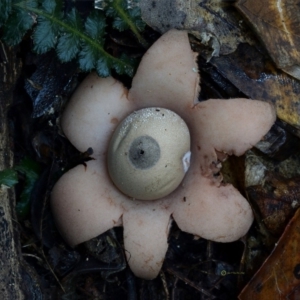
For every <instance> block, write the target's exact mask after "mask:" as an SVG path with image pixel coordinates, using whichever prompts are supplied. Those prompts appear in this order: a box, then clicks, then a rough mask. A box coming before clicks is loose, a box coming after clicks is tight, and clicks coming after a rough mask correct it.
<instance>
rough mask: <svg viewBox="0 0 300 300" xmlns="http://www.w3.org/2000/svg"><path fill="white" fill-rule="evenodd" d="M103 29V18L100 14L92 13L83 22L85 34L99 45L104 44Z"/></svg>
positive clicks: (104, 24)
mask: <svg viewBox="0 0 300 300" xmlns="http://www.w3.org/2000/svg"><path fill="white" fill-rule="evenodd" d="M105 27H106V22H105V17H104V15H103V14H102V13H101V12H92V13H91V14H90V16H88V18H87V20H86V22H85V32H86V34H87V35H88V36H89V37H91V38H92V39H94V40H96V41H98V42H100V43H101V44H102V43H103V42H104V35H105Z"/></svg>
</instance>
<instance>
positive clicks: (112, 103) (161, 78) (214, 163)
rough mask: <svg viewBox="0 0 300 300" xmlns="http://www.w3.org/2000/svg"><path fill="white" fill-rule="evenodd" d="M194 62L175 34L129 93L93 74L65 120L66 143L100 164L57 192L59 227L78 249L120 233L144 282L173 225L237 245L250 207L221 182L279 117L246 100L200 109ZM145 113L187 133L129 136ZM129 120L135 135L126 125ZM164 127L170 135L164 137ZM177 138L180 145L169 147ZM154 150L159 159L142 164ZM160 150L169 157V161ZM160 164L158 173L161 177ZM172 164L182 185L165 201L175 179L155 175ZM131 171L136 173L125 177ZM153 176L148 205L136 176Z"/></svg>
mask: <svg viewBox="0 0 300 300" xmlns="http://www.w3.org/2000/svg"><path fill="white" fill-rule="evenodd" d="M195 58H196V54H195V53H193V52H192V50H191V48H190V45H189V40H188V36H187V33H186V32H184V31H177V30H171V31H169V32H167V33H166V34H164V35H163V36H162V37H161V38H160V39H159V40H158V41H157V42H156V43H154V45H153V46H152V47H151V48H150V49H149V50H148V51H147V52H146V54H145V55H144V57H143V59H142V61H141V63H140V66H139V68H138V70H137V73H136V75H135V77H134V79H133V82H132V88H131V89H130V91H129V92H128V91H127V90H126V88H125V87H124V86H123V85H122V84H121V83H120V82H118V81H117V80H115V79H113V78H112V77H108V78H99V77H98V76H97V75H96V74H94V73H92V74H90V75H88V76H87V78H86V79H85V80H84V81H83V82H82V83H81V85H80V86H79V87H78V89H77V90H76V91H75V93H74V95H73V96H72V98H71V100H70V102H69V104H68V106H67V108H66V109H65V111H64V113H63V116H62V129H63V131H64V133H65V135H66V136H67V137H68V139H69V140H70V141H71V143H72V144H73V145H74V146H75V147H76V148H77V149H78V150H79V151H86V150H87V149H88V148H89V147H91V148H93V150H94V154H93V158H94V160H91V161H89V162H87V164H86V166H83V165H79V166H77V167H75V168H73V169H71V170H70V171H68V172H66V173H65V174H64V175H63V176H62V177H61V178H60V180H59V181H58V182H57V183H56V185H55V186H54V189H53V191H52V195H51V206H52V210H53V214H54V217H55V221H56V224H57V226H58V229H59V230H60V232H61V234H62V236H63V237H64V238H65V240H66V241H67V242H68V243H69V244H70V245H71V246H75V245H77V244H79V243H82V242H84V241H87V240H89V239H91V238H93V237H96V236H98V235H99V234H101V233H103V232H105V231H106V230H108V229H110V228H112V227H114V226H123V227H124V248H125V253H126V255H127V259H128V263H129V265H130V268H131V269H132V271H133V272H134V273H135V274H136V276H139V277H142V278H145V279H153V278H155V277H156V276H157V274H158V273H159V271H160V269H161V266H162V263H163V260H164V257H165V253H166V251H167V247H168V243H167V239H168V232H169V228H170V224H171V221H172V219H174V220H175V222H176V223H177V225H178V226H179V228H180V229H182V230H183V231H186V232H189V233H192V234H194V235H197V236H200V237H203V238H206V239H209V240H213V241H218V242H231V241H234V240H237V239H239V238H240V237H242V236H243V235H245V234H246V232H247V231H248V229H249V227H250V226H251V224H252V221H253V215H252V211H251V208H250V206H249V204H248V202H247V201H246V199H245V198H244V197H243V196H242V195H241V194H240V193H239V192H238V191H237V190H236V189H235V188H234V187H233V186H232V185H230V184H224V183H223V182H222V176H221V175H218V174H219V171H220V169H221V162H222V161H223V160H225V159H226V157H227V155H231V154H234V155H242V154H243V153H244V152H245V151H246V150H248V149H250V148H251V147H252V146H253V145H255V144H256V143H257V142H258V141H259V140H261V138H262V137H263V136H264V135H265V134H266V133H267V132H268V130H269V129H270V127H271V126H272V124H273V123H274V121H275V118H276V115H275V111H274V108H273V106H272V105H271V104H269V103H265V102H262V101H257V100H248V99H230V100H212V99H211V100H207V101H204V102H200V103H198V102H197V97H198V93H199V76H198V72H197V64H196V62H195ZM144 109H146V110H144ZM140 110H142V112H143V111H144V112H145V111H146V114H147V113H149V112H150V114H154V115H155V114H157V116H158V115H159V118H160V119H163V118H164V117H165V116H162V114H170V115H174V116H175V114H176V118H177V117H178V118H179V119H178V120H181V121H178V122H179V123H182V124H186V125H182V126H183V127H180V128H182V133H183V134H179V133H178V134H177V132H178V129H175V127H174V126H173V125H171V126H170V125H168V124H163V123H162V124H161V126H162V127H161V128H162V129H157V127H156V126H155V122H156V123H157V119H156V121H155V122H154V124H152V123H151V122H150V123H149V124H152V125H149V124H148V125H145V126H140V125H139V126H136V130H135V131H134V130H133V131H132V132H131V129H130V130H127V129H128V128H133V127H134V126H135V124H136V123H135V121H136V120H139V122H143V121H144V120H145V119H147V117H145V115H144V116H142V117H137V119H136V117H132V116H135V115H136V114H139V113H140V112H141V111H140ZM132 114H133V115H132ZM177 115H178V116H177ZM128 116H129V119H126V117H128ZM157 116H154V119H155V118H156V117H157ZM181 118H182V119H181ZM171 119H172V118H171ZM123 120H124V121H123ZM124 122H125V123H126V122H127V123H126V124H127V125H128V124H129V127H128V126H127V127H126V126H125V127H124V126H123V125H124V124H123V125H122V123H124ZM176 122H177V121H176ZM119 124H121V125H119ZM126 124H125V125H126ZM122 126H123V127H122ZM124 128H127V129H126V130H127V131H126V130H125V131H126V132H125V133H124ZM164 129H166V132H167V133H168V132H169V131H170V134H169V135H168V134H167V135H165V137H163V138H160V134H161V131H160V130H162V131H164ZM122 130H123V133H122V134H123V136H122V138H121V139H120V140H122V139H125V140H126V139H127V137H129V140H128V141H129V142H125V144H124V143H123V142H119V140H118V137H119V134H120V132H122ZM144 130H146V131H145V132H144ZM156 130H158V132H159V133H158V134H156V133H155V131H156ZM172 130H173V131H172ZM188 130H189V133H190V137H189V135H188ZM179 131H180V130H179ZM152 132H154V133H153V134H152ZM127 133H128V135H127ZM129 133H130V134H132V135H130V134H129ZM152 135H153V136H152ZM173 136H175V140H172V139H170V137H173ZM168 139H169V140H170V144H168V143H169V142H168V141H167V140H168ZM178 139H179V140H178ZM153 140H154V142H153ZM165 142H166V143H165ZM120 145H121V146H120ZM141 147H144V148H141ZM168 147H169V148H168ZM174 147H175V148H174ZM176 148H178V149H176ZM108 149H109V150H108ZM112 149H114V150H113V151H112V152H111V150H112ZM149 149H152V150H151V151H153V153H156V154H153V157H152V156H151V155H152V154H150V158H149V157H148V156H143V155H144V152H145V151H148V150H149ZM153 149H154V150H153ZM157 149H159V150H157ZM164 149H167V152H170V154H172V155H170V160H168V157H167V156H164V154H163V151H164ZM140 150H141V152H139V151H140ZM177 150H178V151H177ZM108 151H109V153H108ZM130 151H132V153H131V154H129V152H130ZM151 151H150V152H151ZM160 151H161V152H160ZM189 151H191V156H190V152H189ZM158 152H159V155H158V154H157V153H158ZM130 155H131V157H130ZM147 155H148V154H147ZM128 156H129V157H128ZM172 156H173V158H171V157H172ZM120 157H121V158H120ZM145 157H146V158H145ZM147 157H148V158H147ZM123 159H124V160H123ZM136 159H137V160H139V161H138V162H137V169H138V170H137V171H138V172H139V173H137V174H138V175H136V173H135V171H136V170H134V165H135V164H136V162H135V160H136ZM162 159H164V160H162ZM123 163H124V165H123ZM160 163H162V164H161V165H160V167H162V168H158V169H157V170H156V169H155V168H156V167H157V165H159V164H160ZM172 164H174V168H173V169H172V171H170V173H176V174H177V175H178V174H179V177H177V178H176V179H175V181H176V184H174V186H172V188H170V189H167V191H165V190H164V189H163V188H162V190H164V191H163V192H162V193H161V194H160V189H161V187H164V185H167V184H168V183H169V181H172V180H173V179H170V180H169V179H167V180H166V182H164V181H163V180H162V178H165V177H167V178H168V176H171V175H172V174H170V173H168V172H166V173H164V175H163V176H162V177H159V175H160V174H161V173H160V172H162V171H164V172H165V171H166V170H165V169H168V167H170V170H171V165H172ZM189 165H190V166H189ZM128 166H129V167H130V168H132V174H133V175H132V174H131V175H128V174H127V173H126V167H128ZM132 166H133V167H132ZM141 166H143V167H141ZM145 166H146V167H145ZM165 166H167V167H165ZM188 166H189V169H188ZM118 167H119V168H120V172H118ZM153 170H156V171H155V172H154V173H153V175H151V176H150V177H149V178H150V179H149V178H148V179H147V180H151V178H153V177H152V176H154V177H155V176H158V180H157V185H155V184H154V185H153V186H154V187H155V186H156V187H158V188H157V189H155V188H154V189H152V190H151V189H150V190H151V192H150V194H147V195H146V196H145V197H143V195H144V194H143V192H142V191H143V189H146V187H145V186H142V188H139V186H138V187H137V191H136V190H135V187H134V184H133V185H132V182H136V184H137V185H139V184H140V183H139V182H140V181H139V177H140V180H141V181H143V179H144V178H146V176H148V175H147V174H151V172H152V171H153ZM174 170H177V171H174ZM186 171H187V172H186ZM185 172H186V174H185ZM119 173H121V175H120V174H119ZM123 173H124V175H122V174H123ZM109 174H110V175H109ZM184 174H185V175H184ZM127 176H129V177H130V176H133V177H131V179H130V178H129V181H130V180H131V183H129V184H128V182H127V183H126V184H125V185H123V187H122V186H120V182H121V183H122V181H123V179H124V180H125V179H126V180H127ZM115 177H118V178H117V179H116V178H115ZM111 178H112V179H111ZM119 180H120V182H119ZM136 180H137V181H136ZM146 183H147V181H146ZM127 184H128V185H127ZM143 184H145V182H144V183H143ZM121 185H122V184H121ZM130 185H132V188H131V187H130ZM116 186H119V188H117V187H116ZM128 186H129V189H128ZM121 190H122V191H121ZM132 190H134V191H133V192H132ZM153 190H154V194H151V193H152V191H153ZM156 191H159V192H158V194H156ZM145 194H146V193H145ZM127 195H129V196H127ZM136 196H138V197H136ZM138 198H140V199H138ZM142 198H143V199H142Z"/></svg>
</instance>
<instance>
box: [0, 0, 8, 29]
mask: <svg viewBox="0 0 300 300" xmlns="http://www.w3.org/2000/svg"><path fill="white" fill-rule="evenodd" d="M10 13H11V0H1V1H0V27H1V26H2V25H3V24H4V23H5V21H6V20H7V18H8V16H9V15H10Z"/></svg>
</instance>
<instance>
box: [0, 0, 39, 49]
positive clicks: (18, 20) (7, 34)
mask: <svg viewBox="0 0 300 300" xmlns="http://www.w3.org/2000/svg"><path fill="white" fill-rule="evenodd" d="M1 1H2V0H1ZM3 3H5V4H4V6H3V7H5V8H6V9H5V12H6V14H7V15H6V16H4V18H5V23H4V26H3V32H4V34H3V40H4V41H5V42H6V43H7V44H9V45H12V46H14V45H17V44H19V43H20V42H21V40H22V38H23V36H24V35H25V33H26V32H27V31H28V30H29V29H31V27H32V26H33V24H34V22H35V16H34V15H33V14H31V13H29V12H28V10H24V9H20V8H19V7H17V6H14V3H11V1H5V2H3ZM9 4H10V5H11V6H10V7H8V5H9ZM24 6H26V7H27V8H35V7H37V1H36V0H28V1H25V2H24ZM8 14H9V15H8Z"/></svg>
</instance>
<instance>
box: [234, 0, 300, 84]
mask: <svg viewBox="0 0 300 300" xmlns="http://www.w3.org/2000/svg"><path fill="white" fill-rule="evenodd" d="M236 7H237V8H238V9H239V10H240V11H241V12H242V13H243V14H244V15H245V17H246V18H247V19H248V21H249V22H250V23H251V25H252V26H253V27H254V29H255V30H256V32H257V33H258V36H259V37H260V38H261V40H262V42H263V43H264V45H265V47H266V49H267V50H268V52H269V54H270V56H271V57H272V59H273V60H274V62H275V63H276V65H277V67H278V68H280V69H282V70H283V71H285V72H286V73H288V74H290V75H292V76H294V77H295V78H297V79H300V52H299V47H300V34H299V33H300V6H299V1H298V0H284V1H280V0H278V1H273V0H260V1H257V0H239V1H238V2H237V3H236Z"/></svg>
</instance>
